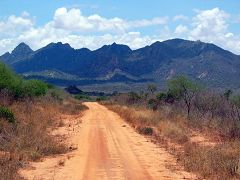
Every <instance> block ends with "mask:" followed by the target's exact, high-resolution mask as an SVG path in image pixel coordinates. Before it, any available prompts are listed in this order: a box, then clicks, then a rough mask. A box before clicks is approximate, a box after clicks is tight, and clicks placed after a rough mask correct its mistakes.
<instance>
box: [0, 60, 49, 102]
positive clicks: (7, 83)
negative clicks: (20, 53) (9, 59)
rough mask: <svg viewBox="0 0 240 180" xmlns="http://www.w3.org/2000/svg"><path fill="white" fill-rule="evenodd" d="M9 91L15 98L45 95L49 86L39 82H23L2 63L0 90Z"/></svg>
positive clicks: (0, 67)
mask: <svg viewBox="0 0 240 180" xmlns="http://www.w3.org/2000/svg"><path fill="white" fill-rule="evenodd" d="M2 89H7V90H9V92H10V93H12V95H13V96H14V97H15V98H22V97H26V96H30V97H33V96H41V95H45V94H46V92H47V89H48V85H47V84H45V83H44V82H42V81H39V80H23V79H22V78H21V77H20V76H18V75H16V74H14V73H13V72H12V71H11V70H10V69H9V68H8V67H7V66H6V65H4V64H2V63H0V90H2Z"/></svg>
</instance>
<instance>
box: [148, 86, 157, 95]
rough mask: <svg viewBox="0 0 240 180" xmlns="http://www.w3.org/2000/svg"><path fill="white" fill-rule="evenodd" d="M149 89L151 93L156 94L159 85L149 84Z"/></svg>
mask: <svg viewBox="0 0 240 180" xmlns="http://www.w3.org/2000/svg"><path fill="white" fill-rule="evenodd" d="M147 89H148V91H149V92H150V93H151V94H154V93H155V92H156V91H157V86H156V85H155V84H149V85H148V87H147Z"/></svg>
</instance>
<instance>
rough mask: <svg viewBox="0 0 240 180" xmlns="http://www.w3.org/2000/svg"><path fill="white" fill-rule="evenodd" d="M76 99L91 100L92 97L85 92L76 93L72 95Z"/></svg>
mask: <svg viewBox="0 0 240 180" xmlns="http://www.w3.org/2000/svg"><path fill="white" fill-rule="evenodd" d="M74 97H75V98H76V99H78V100H92V98H91V97H90V96H88V95H85V94H77V95H75V96H74Z"/></svg>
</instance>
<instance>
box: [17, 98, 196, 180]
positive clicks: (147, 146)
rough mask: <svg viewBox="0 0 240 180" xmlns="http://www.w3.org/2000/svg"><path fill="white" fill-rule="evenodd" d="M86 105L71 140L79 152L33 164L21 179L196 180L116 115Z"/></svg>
mask: <svg viewBox="0 0 240 180" xmlns="http://www.w3.org/2000/svg"><path fill="white" fill-rule="evenodd" d="M85 105H87V106H88V107H89V110H87V111H86V112H85V113H84V116H83V117H81V120H82V124H80V126H81V127H75V129H73V130H74V134H73V135H71V138H70V139H71V141H72V142H73V143H75V144H77V145H78V149H77V150H75V151H73V152H71V153H70V154H67V155H63V156H61V157H55V158H47V159H46V160H44V161H43V162H37V163H32V164H31V165H32V167H33V168H32V169H30V170H29V169H25V170H22V171H21V174H22V175H23V177H24V178H26V179H56V180H68V179H69V180H81V179H83V180H95V179H99V180H104V179H116V180H117V179H129V180H130V179H132V180H150V179H151V180H160V179H161V180H162V179H174V180H175V179H195V176H194V175H192V174H189V173H187V172H185V171H182V170H177V169H179V167H178V166H177V165H176V161H175V159H174V157H173V156H172V155H170V154H169V153H168V152H167V151H166V150H165V149H163V148H160V147H157V145H155V144H153V143H151V142H149V140H147V139H146V138H145V137H143V136H141V135H139V134H137V133H136V132H135V131H134V129H132V128H131V127H129V125H127V124H126V123H125V122H124V120H123V119H121V118H120V117H119V116H118V115H117V114H116V113H114V112H112V111H110V110H108V109H107V108H106V107H104V106H102V105H99V104H98V103H92V102H91V103H85ZM65 131H67V130H65ZM59 161H63V162H62V163H59Z"/></svg>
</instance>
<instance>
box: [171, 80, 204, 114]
mask: <svg viewBox="0 0 240 180" xmlns="http://www.w3.org/2000/svg"><path fill="white" fill-rule="evenodd" d="M168 87H169V93H170V94H171V95H173V97H175V98H176V99H178V100H180V99H183V100H184V103H185V105H186V106H187V114H188V116H189V115H190V110H191V107H192V100H193V98H194V95H195V93H196V92H197V91H198V90H199V88H200V87H199V85H197V84H196V83H195V82H192V81H191V80H190V79H188V78H187V77H185V76H177V77H175V78H173V79H171V80H170V81H169V82H168Z"/></svg>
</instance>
